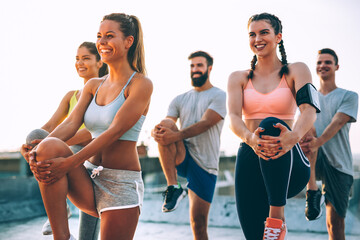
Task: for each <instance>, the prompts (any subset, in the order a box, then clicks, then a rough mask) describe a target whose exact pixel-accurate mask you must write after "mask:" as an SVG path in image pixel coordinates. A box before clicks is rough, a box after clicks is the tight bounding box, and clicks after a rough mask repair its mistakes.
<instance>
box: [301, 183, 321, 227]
mask: <svg viewBox="0 0 360 240" xmlns="http://www.w3.org/2000/svg"><path fill="white" fill-rule="evenodd" d="M324 201H325V197H324V196H323V195H322V194H321V191H320V190H319V189H318V190H307V191H306V205H305V217H306V219H307V220H308V221H312V220H316V219H318V218H320V217H321V214H322V209H321V205H323V204H324Z"/></svg>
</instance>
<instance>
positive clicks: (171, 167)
mask: <svg viewBox="0 0 360 240" xmlns="http://www.w3.org/2000/svg"><path fill="white" fill-rule="evenodd" d="M160 124H161V125H163V126H165V127H167V128H170V129H171V130H173V131H179V130H178V128H177V126H176V124H175V123H174V121H172V120H170V119H164V120H162V121H161V123H160ZM158 148H159V160H160V164H161V168H162V170H163V172H164V174H165V178H166V181H167V185H168V186H170V185H176V184H177V176H176V166H177V165H179V164H180V163H181V162H182V161H183V160H184V158H185V146H184V143H183V142H182V141H179V142H176V143H172V144H169V145H160V144H158Z"/></svg>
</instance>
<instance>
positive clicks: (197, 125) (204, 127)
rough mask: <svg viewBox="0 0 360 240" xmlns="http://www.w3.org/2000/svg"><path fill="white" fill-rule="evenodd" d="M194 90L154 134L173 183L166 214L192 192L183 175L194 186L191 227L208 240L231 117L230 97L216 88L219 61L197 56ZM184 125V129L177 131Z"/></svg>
mask: <svg viewBox="0 0 360 240" xmlns="http://www.w3.org/2000/svg"><path fill="white" fill-rule="evenodd" d="M188 59H189V60H190V61H191V65H190V69H191V80H192V85H193V89H191V90H190V91H188V92H186V93H183V94H181V95H179V96H177V97H176V98H175V99H174V100H173V101H172V102H171V104H170V106H169V109H168V113H167V116H166V118H165V119H164V120H162V121H161V122H160V123H159V124H157V125H156V126H155V128H154V129H153V131H152V136H153V137H154V139H155V141H156V142H157V143H158V147H159V155H160V156H159V158H160V163H161V166H162V169H163V172H164V174H165V177H166V181H167V185H168V187H167V189H166V191H165V193H164V196H165V201H164V204H163V207H162V211H163V212H170V211H173V210H175V209H176V207H177V206H178V204H179V202H180V201H181V199H183V198H184V197H185V196H186V191H185V190H184V189H183V188H182V187H181V186H180V185H179V184H178V181H177V175H179V176H182V177H185V178H186V179H187V181H188V185H187V188H188V193H189V201H190V204H189V208H190V209H189V211H190V223H191V227H192V231H193V234H194V239H207V238H208V237H207V219H208V214H209V209H210V204H211V201H212V199H213V195H214V190H215V184H216V179H217V172H218V168H219V157H220V135H221V131H222V127H223V124H224V118H225V115H226V94H225V92H224V91H223V90H220V89H219V88H217V87H214V86H213V85H212V84H211V83H210V79H209V75H210V73H211V70H212V66H213V58H212V57H211V56H210V55H209V54H208V53H206V52H203V51H197V52H194V53H192V54H191V55H190V56H189V58H188ZM177 119H179V120H180V129H178V128H177V126H176V121H177Z"/></svg>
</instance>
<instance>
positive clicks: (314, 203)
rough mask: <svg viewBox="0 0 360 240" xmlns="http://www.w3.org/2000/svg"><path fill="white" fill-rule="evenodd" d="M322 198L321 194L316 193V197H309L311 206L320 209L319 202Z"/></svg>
mask: <svg viewBox="0 0 360 240" xmlns="http://www.w3.org/2000/svg"><path fill="white" fill-rule="evenodd" d="M320 199H321V195H318V194H317V195H315V196H314V197H309V198H308V202H309V206H311V207H312V208H313V209H318V208H319V206H318V202H320Z"/></svg>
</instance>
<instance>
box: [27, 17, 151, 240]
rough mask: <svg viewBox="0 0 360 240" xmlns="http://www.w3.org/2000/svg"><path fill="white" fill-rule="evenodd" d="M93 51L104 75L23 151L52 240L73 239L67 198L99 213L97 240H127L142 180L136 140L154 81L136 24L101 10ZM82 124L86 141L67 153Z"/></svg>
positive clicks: (138, 206) (140, 196) (135, 217)
mask: <svg viewBox="0 0 360 240" xmlns="http://www.w3.org/2000/svg"><path fill="white" fill-rule="evenodd" d="M96 47H97V50H98V52H99V54H100V56H101V60H102V61H103V62H104V63H106V64H107V65H108V67H109V74H108V75H106V76H104V77H102V78H96V79H91V80H89V81H88V82H87V83H86V85H85V87H84V89H83V92H82V94H81V97H80V99H79V102H78V104H77V105H76V107H75V109H74V110H73V111H72V112H71V114H70V116H69V117H68V118H67V119H66V120H65V121H64V122H63V123H62V124H60V125H59V126H58V127H57V128H56V129H55V130H54V131H53V132H51V133H50V135H49V136H48V137H47V138H45V139H44V140H43V141H42V142H41V143H40V144H39V145H38V146H37V148H36V149H34V150H33V151H32V152H31V153H30V162H29V163H30V168H31V170H32V171H33V173H34V176H35V177H36V179H37V180H38V182H39V186H40V191H41V194H42V198H43V201H44V206H45V209H46V212H47V215H48V217H49V220H50V224H51V227H52V230H53V235H54V239H55V240H59V239H61V240H65V239H66V240H68V239H74V238H73V236H72V235H71V234H70V232H69V227H68V222H67V217H66V197H68V198H69V199H70V200H71V201H72V203H73V204H74V205H76V206H77V207H78V208H79V209H81V210H82V211H84V212H86V213H87V214H90V215H92V216H95V217H98V218H101V226H100V233H101V239H102V240H110V239H132V238H133V236H134V233H135V229H136V226H137V223H138V219H139V215H140V209H141V206H142V201H143V194H144V184H143V181H142V177H141V166H140V162H139V157H138V154H137V149H136V142H137V140H138V137H139V133H140V131H141V127H142V125H143V122H144V120H145V117H146V114H147V112H148V109H149V105H150V97H151V94H152V89H153V85H152V82H151V81H150V79H148V78H147V77H146V76H145V74H146V69H145V63H144V46H143V35H142V30H141V25H140V22H139V20H138V18H137V17H135V16H129V15H127V14H123V13H113V14H109V15H106V16H105V17H104V18H103V20H102V22H101V23H100V28H99V32H98V33H97V42H96ZM82 123H84V124H85V126H86V128H87V129H88V130H89V132H90V133H91V135H92V141H91V142H90V143H89V144H88V145H86V146H85V147H84V148H83V149H82V150H80V151H79V152H77V153H75V154H73V153H72V151H71V150H70V149H69V147H68V146H67V145H66V143H65V141H67V140H68V139H69V138H71V137H72V136H73V135H74V134H75V133H76V130H77V129H78V128H79V127H80V126H81V124H82Z"/></svg>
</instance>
